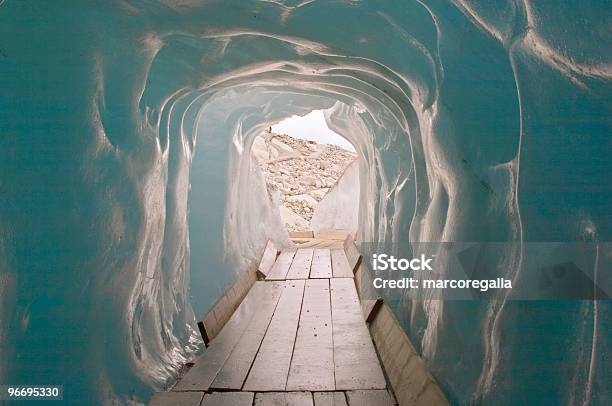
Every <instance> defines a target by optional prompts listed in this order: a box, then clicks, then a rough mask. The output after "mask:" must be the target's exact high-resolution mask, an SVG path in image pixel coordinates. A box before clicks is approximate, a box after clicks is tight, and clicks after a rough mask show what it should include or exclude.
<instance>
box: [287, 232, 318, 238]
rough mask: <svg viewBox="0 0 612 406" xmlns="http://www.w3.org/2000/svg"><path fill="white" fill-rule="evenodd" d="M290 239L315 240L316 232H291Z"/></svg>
mask: <svg viewBox="0 0 612 406" xmlns="http://www.w3.org/2000/svg"><path fill="white" fill-rule="evenodd" d="M289 238H291V239H294V238H314V231H289Z"/></svg>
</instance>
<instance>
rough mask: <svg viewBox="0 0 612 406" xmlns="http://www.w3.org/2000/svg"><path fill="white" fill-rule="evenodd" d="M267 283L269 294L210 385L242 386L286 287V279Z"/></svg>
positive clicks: (235, 387)
mask: <svg viewBox="0 0 612 406" xmlns="http://www.w3.org/2000/svg"><path fill="white" fill-rule="evenodd" d="M266 284H267V285H269V286H270V288H269V289H268V292H267V293H268V294H267V296H266V297H264V298H263V299H262V300H261V301H260V303H259V307H258V309H257V313H255V315H254V316H253V319H252V320H251V322H250V323H249V325H248V327H247V328H246V330H245V332H244V333H243V334H242V337H240V340H239V341H238V343H237V344H236V346H235V347H234V349H233V351H232V353H231V354H230V356H229V357H228V358H227V360H226V361H225V364H223V367H222V368H221V370H220V371H219V372H218V374H217V376H216V378H215V380H214V381H213V383H212V384H211V385H210V387H211V388H213V389H237V390H238V389H240V388H242V384H243V383H244V380H245V379H246V377H247V375H248V373H249V369H250V368H251V364H252V363H253V360H254V359H255V356H256V355H257V350H258V349H259V345H260V344H261V341H262V340H263V338H264V335H265V334H266V330H267V329H268V325H269V324H270V320H271V319H272V315H273V314H274V309H275V308H276V304H277V303H278V300H279V298H280V296H281V293H282V292H283V289H284V287H285V282H284V281H282V282H281V281H276V282H267V283H266Z"/></svg>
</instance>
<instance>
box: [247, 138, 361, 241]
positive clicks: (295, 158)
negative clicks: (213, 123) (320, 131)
mask: <svg viewBox="0 0 612 406" xmlns="http://www.w3.org/2000/svg"><path fill="white" fill-rule="evenodd" d="M252 153H253V156H254V157H255V159H256V160H257V162H258V163H259V167H260V169H261V171H262V172H263V173H264V176H265V179H266V184H267V188H268V190H269V191H270V193H279V194H280V197H279V198H278V200H277V201H279V202H281V217H282V218H283V221H284V222H285V225H286V227H287V229H288V230H289V231H304V230H308V229H309V227H310V225H309V222H310V220H311V219H312V216H313V215H314V212H315V210H316V208H317V206H318V204H319V202H320V201H321V200H322V199H323V197H324V196H325V194H326V193H327V192H328V191H329V188H330V187H333V186H334V184H335V183H336V181H337V180H338V179H339V178H340V176H342V174H343V173H344V170H345V168H346V167H347V166H348V165H349V164H350V163H351V162H352V161H353V160H354V159H355V158H356V155H355V154H353V153H352V152H350V151H345V150H343V149H342V148H339V147H337V146H335V145H327V144H318V143H316V142H314V141H305V140H300V139H296V138H292V137H289V136H287V135H284V134H274V133H264V134H262V136H259V137H257V138H256V139H255V140H254V142H253V149H252Z"/></svg>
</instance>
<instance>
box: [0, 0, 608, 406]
mask: <svg viewBox="0 0 612 406" xmlns="http://www.w3.org/2000/svg"><path fill="white" fill-rule="evenodd" d="M610 15H611V6H610V3H609V2H608V1H593V2H582V1H576V0H569V1H561V2H550V1H542V2H541V1H531V0H496V1H484V0H483V1H480V0H451V1H446V2H445V1H436V0H414V1H412V0H406V1H369V0H333V1H331V0H330V1H323V0H300V1H296V0H275V1H270V0H226V1H220V0H213V1H198V0H109V1H104V2H74V1H72V2H65V1H53V2H48V1H32V2H24V1H17V0H0V21H1V23H0V129H1V134H0V168H1V171H0V384H61V385H63V388H64V389H63V391H64V392H63V399H64V402H66V403H68V404H146V403H147V401H148V400H149V398H151V396H152V394H153V393H154V392H157V391H162V390H165V389H167V388H168V387H170V386H171V385H172V384H173V383H174V382H175V381H176V379H177V377H178V376H179V374H180V371H181V369H182V368H183V366H184V364H185V363H187V362H188V361H189V360H190V359H192V358H193V357H194V356H195V355H196V354H199V353H202V352H206V351H207V350H206V349H204V343H203V341H202V338H201V336H200V332H199V331H198V326H197V324H196V322H197V320H199V319H200V318H201V317H202V316H203V315H204V314H205V313H207V312H208V311H209V310H210V309H211V307H212V306H213V305H214V304H215V303H216V302H217V300H219V298H220V297H221V296H222V295H223V293H224V292H225V291H226V290H227V289H228V287H229V286H230V285H231V284H232V283H234V282H235V281H236V280H237V278H239V276H240V273H241V272H242V271H243V270H246V269H249V268H252V267H253V266H254V265H255V266H256V263H257V262H258V261H259V257H260V255H261V252H262V250H263V249H264V247H265V245H266V243H267V241H269V240H270V241H273V242H274V244H276V246H278V247H286V246H288V245H290V244H291V241H290V239H289V236H288V233H287V230H286V229H285V227H284V226H283V224H282V223H281V221H280V218H279V215H278V207H277V205H275V202H274V201H273V200H271V199H270V197H269V195H268V193H267V192H266V187H265V182H264V179H263V177H262V174H261V172H260V171H259V170H258V168H257V165H256V164H255V163H254V161H253V160H252V158H251V154H250V150H251V147H252V144H253V140H254V139H255V137H256V136H257V135H259V134H260V133H261V132H262V131H264V130H265V129H266V128H268V127H270V126H272V125H274V124H276V123H278V122H280V121H282V120H283V119H285V118H287V117H291V116H293V115H305V114H307V113H309V112H311V111H313V110H321V111H323V114H324V116H325V120H326V123H327V124H328V126H329V127H330V128H331V129H333V130H334V131H335V132H337V133H338V134H341V135H342V136H343V137H344V138H346V139H347V140H349V141H350V143H351V144H352V145H353V146H354V147H355V151H356V154H357V156H358V160H357V162H358V165H357V169H356V170H357V171H358V177H359V184H360V190H359V197H358V199H359V205H358V228H357V230H356V236H355V237H356V241H357V243H360V242H362V243H370V242H375V243H383V244H387V243H389V244H399V245H405V246H408V247H410V246H411V245H413V244H416V243H424V242H444V243H467V242H479V243H496V244H497V243H499V244H501V245H500V246H499V249H497V250H494V253H491V254H490V255H489V257H488V259H487V260H488V263H489V264H492V265H493V266H494V267H496V269H499V270H500V271H499V272H500V274H501V275H503V276H504V277H506V278H508V279H510V280H512V281H513V283H514V284H517V285H520V284H521V282H525V283H526V281H527V280H528V279H529V278H530V277H532V276H531V275H530V273H529V272H527V271H525V269H526V267H527V266H528V265H529V264H530V263H531V262H534V261H536V262H538V264H539V265H538V266H542V267H545V266H549V267H555V266H556V265H558V263H559V256H563V255H562V254H559V256H556V255H547V256H545V257H543V256H542V255H541V254H540V253H539V252H538V250H537V249H533V248H531V247H532V245H530V244H532V243H543V242H545V243H548V244H554V243H584V244H586V245H584V247H586V248H584V251H583V252H582V254H581V255H583V257H582V259H583V260H584V261H586V263H588V264H590V265H589V267H590V268H591V271H592V273H591V279H594V282H595V283H600V282H601V281H607V283H609V282H610V275H609V273H610V270H611V269H612V268H611V267H610V264H611V262H612V255H611V253H612V245H611V244H610V243H609V241H611V234H612V221H611V220H612V218H611V214H610V213H611V212H612V210H611V208H612V207H611V206H610V201H612V200H611V199H612V181H611V179H610V173H612V161H611V159H610V157H611V153H612V144H611V134H612V119H611V117H612V114H611V113H612V109H611V104H610V100H611V96H612V68H611V60H610V57H611V55H612V35H611V30H610ZM492 252H493V251H492ZM555 252H556V251H555ZM568 255H569V254H568ZM598 278H599V279H598ZM602 283H603V282H602ZM608 286H609V285H608ZM603 293H605V292H603ZM603 293H602V294H603ZM611 293H612V292H609V291H608V292H607V294H608V295H610V294H611ZM378 294H379V295H381V296H383V297H384V298H385V300H386V303H388V304H389V306H390V308H391V310H392V311H393V313H394V315H395V317H396V318H397V320H399V322H400V324H401V326H402V328H403V329H404V331H405V333H406V334H407V336H408V337H409V338H410V340H411V342H412V344H413V345H414V347H415V350H416V351H417V352H418V354H419V355H420V357H422V359H423V361H424V363H425V365H426V367H427V369H428V371H429V372H430V373H431V375H432V376H433V377H434V378H435V380H436V381H437V383H438V384H439V386H440V388H441V390H442V392H443V393H444V395H445V397H446V399H448V401H449V402H450V403H451V404H496V405H501V404H525V405H526V404H534V405H535V404H537V405H544V404H550V405H553V404H555V405H561V404H568V405H606V404H608V405H609V404H612V384H611V382H612V381H611V377H610V371H611V370H612V358H611V356H610V353H611V351H612V335H611V334H610V331H612V330H611V328H612V318H611V312H610V311H611V307H610V302H609V300H552V299H551V300H513V299H512V298H511V297H509V296H508V295H507V294H499V295H497V296H495V297H492V298H490V300H475V301H461V300H458V301H453V300H439V299H437V298H435V297H431V296H428V295H427V294H423V295H419V296H418V297H410V296H408V295H402V294H401V293H397V292H393V293H390V292H378ZM394 295H395V296H394ZM579 299H580V298H579ZM213 343H214V341H213Z"/></svg>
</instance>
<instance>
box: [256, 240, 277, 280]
mask: <svg viewBox="0 0 612 406" xmlns="http://www.w3.org/2000/svg"><path fill="white" fill-rule="evenodd" d="M277 254H278V250H277V249H276V246H275V245H274V243H273V242H272V241H269V240H268V243H267V244H266V248H265V250H264V253H263V255H262V257H261V261H260V262H259V267H258V268H257V269H258V270H259V272H261V273H262V274H263V275H264V277H265V276H267V275H268V273H270V269H272V266H273V265H274V262H275V261H276V256H277Z"/></svg>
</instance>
